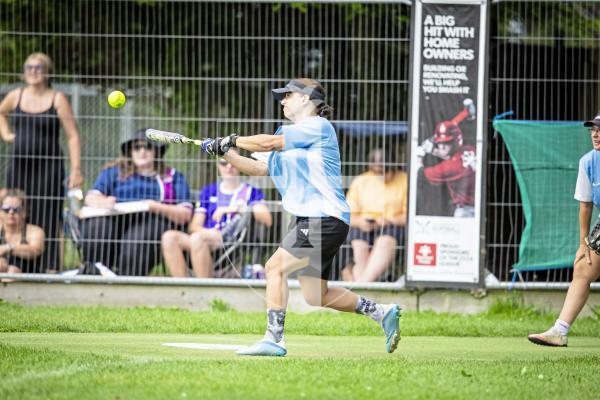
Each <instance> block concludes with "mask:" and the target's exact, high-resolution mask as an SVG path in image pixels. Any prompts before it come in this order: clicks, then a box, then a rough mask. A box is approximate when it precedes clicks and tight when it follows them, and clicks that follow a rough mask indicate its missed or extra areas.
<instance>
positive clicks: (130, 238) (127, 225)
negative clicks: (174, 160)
mask: <svg viewBox="0 0 600 400" xmlns="http://www.w3.org/2000/svg"><path fill="white" fill-rule="evenodd" d="M145 131H146V130H145V129H139V130H137V131H135V132H134V133H133V134H132V135H131V136H130V137H129V138H126V139H125V140H124V141H122V142H121V157H120V158H119V159H117V160H116V161H115V162H112V163H110V164H109V165H108V166H107V167H106V168H105V169H104V170H102V172H101V173H100V175H99V176H98V178H97V179H96V182H95V183H94V186H93V188H92V190H90V191H89V192H88V193H87V195H86V197H85V204H86V206H89V207H94V208H101V209H106V210H107V214H109V215H107V216H99V217H92V218H86V219H83V220H82V226H81V234H82V238H83V239H82V253H83V258H84V260H85V261H86V262H91V263H97V262H100V263H102V264H103V265H105V266H108V267H112V268H115V269H116V272H117V273H118V274H120V275H147V274H148V273H149V272H150V270H151V268H152V267H153V266H154V265H155V264H158V263H159V262H160V260H161V254H160V238H161V236H162V234H163V232H165V231H167V230H169V229H185V228H186V225H187V223H188V222H189V220H190V218H191V216H192V208H193V206H192V203H191V202H190V190H189V187H188V184H187V182H186V179H185V177H184V176H183V175H182V174H181V173H179V172H178V171H176V170H175V169H174V168H171V167H167V166H166V165H165V162H164V159H163V157H164V154H165V152H166V150H167V145H165V144H161V143H156V142H149V141H148V140H147V139H146V135H145ZM133 201H136V202H142V203H145V206H146V207H145V210H146V211H141V212H132V213H126V214H116V215H110V214H114V213H112V212H111V211H112V210H114V206H115V204H116V203H123V202H133Z"/></svg>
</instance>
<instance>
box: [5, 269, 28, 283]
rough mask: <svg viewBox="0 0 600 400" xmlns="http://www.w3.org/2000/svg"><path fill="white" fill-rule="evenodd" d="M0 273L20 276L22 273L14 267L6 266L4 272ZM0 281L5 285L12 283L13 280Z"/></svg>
mask: <svg viewBox="0 0 600 400" xmlns="http://www.w3.org/2000/svg"><path fill="white" fill-rule="evenodd" d="M0 272H6V273H8V274H20V273H21V272H23V271H21V268H18V267H16V266H14V265H8V266H7V267H6V271H0ZM0 281H1V282H5V283H9V282H14V281H15V280H14V279H2V280H0Z"/></svg>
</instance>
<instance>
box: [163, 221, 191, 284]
mask: <svg viewBox="0 0 600 400" xmlns="http://www.w3.org/2000/svg"><path fill="white" fill-rule="evenodd" d="M160 245H161V247H162V253H163V258H164V259H165V265H166V267H167V270H168V271H169V273H170V274H171V276H173V277H177V278H185V277H187V276H188V272H187V265H186V262H185V257H184V254H183V252H184V251H190V235H188V234H187V233H185V232H181V231H174V230H170V231H166V232H165V233H163V235H162V238H161V240H160Z"/></svg>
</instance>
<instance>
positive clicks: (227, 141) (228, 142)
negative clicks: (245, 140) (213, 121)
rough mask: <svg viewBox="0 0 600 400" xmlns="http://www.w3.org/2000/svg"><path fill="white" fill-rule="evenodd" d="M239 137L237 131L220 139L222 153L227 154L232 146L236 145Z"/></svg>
mask: <svg viewBox="0 0 600 400" xmlns="http://www.w3.org/2000/svg"><path fill="white" fill-rule="evenodd" d="M237 138H238V135H236V134H235V133H232V134H231V135H229V136H226V137H224V138H222V139H220V141H219V142H218V143H219V150H221V153H223V154H225V153H227V152H228V151H229V149H230V148H232V147H235V143H236V141H237ZM223 154H219V155H223Z"/></svg>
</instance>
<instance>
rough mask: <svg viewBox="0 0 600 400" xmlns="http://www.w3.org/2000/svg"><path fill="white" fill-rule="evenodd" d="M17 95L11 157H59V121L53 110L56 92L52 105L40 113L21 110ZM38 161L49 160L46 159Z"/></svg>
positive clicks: (60, 153) (20, 94) (20, 95)
mask: <svg viewBox="0 0 600 400" xmlns="http://www.w3.org/2000/svg"><path fill="white" fill-rule="evenodd" d="M22 95H23V90H21V92H20V93H19V101H18V103H17V108H15V111H14V114H13V124H14V127H15V142H14V145H13V155H16V156H61V155H62V152H61V150H60V120H59V119H58V114H57V112H56V109H55V108H54V99H55V98H56V91H55V92H54V95H53V96H52V105H51V106H50V108H49V109H48V110H46V111H42V112H40V113H28V112H25V111H23V110H22V109H21V97H22ZM38 160H40V161H41V160H49V159H46V158H43V159H38Z"/></svg>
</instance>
